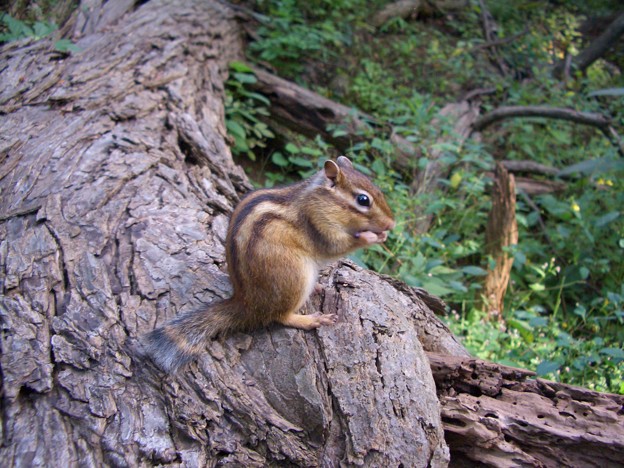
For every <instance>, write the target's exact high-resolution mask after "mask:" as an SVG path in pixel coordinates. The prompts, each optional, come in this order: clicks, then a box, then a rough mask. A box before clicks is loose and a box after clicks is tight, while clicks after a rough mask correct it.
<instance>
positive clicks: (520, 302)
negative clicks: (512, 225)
mask: <svg viewBox="0 0 624 468" xmlns="http://www.w3.org/2000/svg"><path fill="white" fill-rule="evenodd" d="M383 4H384V2H379V1H376V2H364V1H362V0H341V1H339V2H328V1H322V0H315V1H312V2H307V3H305V4H303V3H301V2H296V1H294V0H263V1H257V2H256V3H255V4H254V7H255V9H256V11H257V12H259V13H260V14H261V16H259V18H261V22H260V25H259V27H258V28H257V30H256V33H257V35H258V39H257V40H256V41H255V42H252V43H251V44H250V46H249V59H250V60H252V61H259V62H262V63H270V64H271V65H272V66H273V67H275V69H276V70H277V72H278V73H279V74H280V75H282V76H284V77H287V78H290V79H293V80H295V81H297V82H299V83H300V84H303V85H305V86H309V87H311V88H313V89H314V90H316V91H317V92H319V93H321V94H324V95H326V96H328V97H330V98H332V99H335V100H339V101H340V102H343V103H344V104H347V105H349V106H353V107H356V108H358V109H360V110H362V111H364V112H367V113H369V114H371V115H373V116H374V117H375V119H377V120H378V121H379V122H382V123H383V124H385V126H387V127H392V128H393V129H394V131H395V132H396V133H398V134H400V135H401V136H402V137H404V138H406V139H407V140H408V141H410V142H412V143H413V144H414V145H415V146H416V147H417V148H418V149H419V150H420V151H421V153H422V157H421V158H420V159H418V160H415V161H414V169H419V168H420V169H422V168H424V167H425V166H426V164H428V159H427V156H428V155H430V153H431V151H432V149H434V148H435V149H437V150H440V151H441V152H442V156H441V158H440V160H439V162H440V163H441V164H442V165H443V166H444V167H445V168H446V169H447V173H448V176H446V177H445V178H444V179H442V180H440V181H439V182H440V183H439V188H438V190H436V191H435V192H434V193H431V194H427V195H414V187H412V186H411V183H412V181H411V178H410V174H405V173H401V172H399V171H398V170H397V169H396V164H395V158H396V155H395V154H394V150H393V146H392V144H391V143H390V141H389V135H388V134H387V132H385V133H384V130H378V131H377V132H374V131H373V132H372V133H371V134H367V135H366V139H365V140H364V142H361V143H357V144H354V145H353V146H352V147H351V149H350V150H349V151H348V152H347V156H349V157H350V158H352V160H353V161H354V162H355V164H356V165H357V166H358V168H360V170H362V171H363V172H366V173H368V174H369V175H371V176H372V177H373V178H374V179H375V181H376V183H377V184H378V185H379V186H380V187H381V189H382V190H383V191H384V193H385V194H386V196H387V198H388V200H389V202H390V205H391V206H392V208H393V210H394V212H395V216H396V218H397V220H398V226H397V228H396V229H395V230H394V231H393V232H392V233H391V234H390V238H389V240H388V242H387V243H386V245H385V246H375V247H373V248H371V249H369V250H366V251H360V252H357V253H356V254H355V256H354V260H355V261H357V262H359V263H361V264H363V265H366V266H369V267H371V268H373V269H375V270H378V271H382V272H384V273H388V274H391V275H394V276H396V277H399V278H401V279H402V280H404V281H405V282H407V283H408V284H410V285H413V286H421V287H424V288H426V289H427V290H429V291H430V292H431V293H433V294H437V295H439V296H441V297H443V298H444V299H445V300H446V302H447V303H448V304H449V313H448V315H447V317H446V321H447V323H448V324H449V326H450V327H451V329H452V330H453V331H454V333H456V334H457V335H458V336H460V337H462V339H463V341H464V344H465V345H466V347H467V348H468V349H469V350H470V351H471V352H472V353H474V354H475V355H477V356H479V357H481V358H484V359H489V360H494V361H498V362H501V363H504V364H508V365H513V366H519V367H526V368H529V369H533V370H536V371H537V373H538V374H539V375H540V376H545V377H548V378H552V379H556V380H559V381H562V382H567V383H572V384H578V385H583V386H586V387H589V388H593V389H596V390H601V391H611V392H619V393H624V370H623V368H622V367H623V366H622V362H623V361H624V348H623V345H622V343H623V342H624V262H623V261H622V258H623V257H624V213H622V211H623V209H622V207H623V206H624V186H623V184H624V182H622V181H623V180H624V164H623V163H622V158H620V157H619V156H618V154H617V151H616V149H615V147H614V145H612V144H611V143H610V142H609V141H608V140H607V139H606V138H605V137H604V135H602V134H601V133H600V132H598V131H597V130H595V129H593V128H590V127H579V126H578V125H574V124H570V123H567V122H559V121H553V120H545V119H530V120H527V119H515V120H509V121H505V122H503V123H501V124H499V125H496V126H493V127H491V128H490V129H487V130H486V131H485V132H484V133H483V140H482V141H474V140H470V141H468V142H467V143H466V144H464V145H463V146H462V147H457V146H456V145H454V144H452V143H442V144H440V143H436V141H439V140H438V137H439V136H440V133H441V132H443V131H448V128H447V127H448V126H446V125H445V123H444V122H441V121H436V122H435V124H433V125H432V120H434V118H435V116H436V114H437V113H438V112H439V110H440V109H441V108H442V107H443V106H444V105H445V104H447V103H449V102H453V101H456V100H457V99H458V98H459V97H461V96H462V95H463V94H464V93H466V92H467V91H469V90H471V89H474V88H489V91H488V94H486V95H484V97H483V98H482V112H487V111H488V110H491V109H493V108H496V107H498V106H500V105H529V104H540V105H550V106H559V107H569V108H573V109H577V110H581V111H590V112H601V113H603V114H607V115H610V116H611V117H612V119H613V122H614V125H615V127H616V128H618V129H619V130H620V132H621V131H622V128H623V127H624V125H623V124H624V118H623V116H624V99H623V98H622V95H623V94H624V93H622V91H621V87H622V86H623V85H624V82H623V80H622V75H621V73H620V71H619V69H618V68H617V67H616V66H614V65H612V64H610V63H608V62H606V61H604V60H600V61H598V62H596V63H595V64H594V65H592V67H590V69H589V70H588V71H587V73H585V74H576V75H572V76H571V77H570V79H569V80H567V81H565V82H564V81H560V80H556V79H554V78H553V76H552V74H551V73H550V68H549V67H550V66H551V65H552V64H553V63H554V62H556V61H558V60H560V59H561V58H562V57H563V50H567V51H569V52H571V53H577V52H578V50H580V49H582V47H583V46H584V43H583V42H582V37H581V36H580V34H579V33H578V32H577V30H578V27H579V24H580V22H581V21H582V20H583V18H584V15H586V14H587V13H588V11H585V10H583V9H584V8H585V9H587V8H589V7H588V6H587V5H584V4H583V2H570V3H569V4H567V5H555V4H549V5H548V6H545V7H544V8H540V9H539V10H538V9H536V8H532V7H531V5H530V4H529V2H524V3H520V4H518V5H516V4H514V5H510V4H509V3H507V2H503V1H502V0H500V1H489V2H488V5H489V6H490V8H491V11H492V13H493V14H494V16H495V18H496V19H497V22H498V25H499V28H500V30H499V34H500V36H501V37H503V38H505V37H507V38H510V37H514V39H513V40H510V41H509V42H507V43H506V44H505V45H504V46H501V47H500V48H499V51H500V55H501V56H502V58H503V59H504V61H505V63H506V65H507V66H508V67H509V69H510V70H513V72H510V73H508V74H506V75H505V76H501V75H500V74H498V73H497V72H496V70H495V69H494V68H493V67H492V66H491V65H490V64H489V63H488V59H487V56H486V55H485V51H486V48H484V47H482V44H483V39H482V32H481V25H480V11H479V7H478V5H477V4H476V2H475V3H471V4H470V6H469V7H468V8H465V9H464V10H461V11H459V12H454V13H447V14H443V13H441V12H433V13H432V14H430V15H429V16H426V17H422V18H420V17H419V18H418V20H414V19H413V18H411V19H407V20H403V19H398V20H397V19H395V20H391V21H389V22H388V23H387V24H385V25H383V26H382V27H381V28H380V30H379V31H375V30H374V29H373V28H372V27H371V26H370V25H369V21H368V20H369V18H370V17H371V16H372V14H374V12H375V11H377V10H378V9H379V8H380V7H381V6H383ZM592 5H593V6H592V8H593V9H594V11H607V12H609V11H614V9H615V7H616V5H615V4H614V3H613V2H609V1H595V2H592ZM614 60H616V61H617V57H616V58H615V59H614ZM623 64H624V62H622V63H619V66H622V65H623ZM232 67H233V68H232V73H231V75H230V76H231V77H230V81H229V83H228V86H227V96H228V97H227V101H226V108H227V110H226V113H227V118H228V129H229V131H230V135H231V136H232V138H233V140H234V145H233V151H234V153H236V154H238V155H240V156H243V157H249V158H257V159H260V160H261V161H262V162H261V164H262V173H263V178H262V181H263V183H264V184H265V185H273V184H276V183H284V182H287V181H289V180H292V179H293V178H298V177H306V176H308V175H310V174H311V173H312V172H314V171H315V170H317V169H318V168H319V167H320V165H321V164H322V161H323V160H324V159H326V158H328V157H335V156H337V153H336V150H335V149H334V148H332V147H331V146H330V145H329V144H327V143H326V142H324V141H323V140H322V139H321V138H318V137H317V138H316V139H315V140H308V139H305V138H303V137H301V136H299V135H295V134H290V133H288V132H286V131H283V129H280V132H279V135H277V134H276V132H274V131H272V130H271V129H270V128H268V127H266V119H265V117H266V114H267V112H268V109H269V103H268V101H266V99H265V98H264V97H262V96H258V95H254V94H253V93H251V94H250V93H249V91H247V90H246V87H245V86H246V83H248V82H249V81H250V80H253V79H254V77H253V74H252V73H251V71H250V70H249V69H246V68H245V66H244V65H242V64H233V65H232ZM605 89H607V90H606V91H605ZM618 89H619V90H620V91H618ZM618 93H619V94H618ZM330 130H332V131H334V132H336V133H337V134H338V133H339V132H343V131H344V129H341V128H339V127H337V128H334V129H330ZM436 145H437V146H436ZM499 159H519V160H524V159H527V160H532V161H535V162H540V163H542V164H547V165H551V166H553V167H556V168H558V169H560V170H561V172H560V173H559V177H558V180H559V181H560V182H561V183H562V184H563V186H564V188H563V189H562V190H561V191H559V192H555V193H551V194H545V195H537V196H530V197H529V196H526V195H522V194H519V196H518V202H517V209H516V215H517V220H518V225H519V241H518V244H517V245H516V246H513V247H512V248H511V249H510V251H509V254H510V255H513V258H514V264H513V268H512V278H511V282H510V284H509V287H508V291H507V294H506V298H505V310H504V317H505V323H506V326H505V327H504V328H503V329H501V327H500V326H499V324H496V323H490V322H488V321H486V320H485V313H484V310H483V309H484V307H483V298H482V284H483V278H484V275H485V274H486V273H487V269H488V268H490V267H492V259H490V258H488V257H487V255H485V253H484V251H485V246H484V230H485V225H486V223H487V217H488V212H489V209H490V206H491V203H490V187H491V179H490V175H489V174H490V171H492V169H493V165H494V162H495V161H496V160H499ZM256 162H257V161H256ZM423 216H428V217H431V224H430V227H429V229H428V230H427V232H426V233H425V234H417V233H416V231H415V226H416V225H418V223H419V221H421V220H422V217H423Z"/></svg>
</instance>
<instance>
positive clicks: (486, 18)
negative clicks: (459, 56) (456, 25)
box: [479, 0, 509, 76]
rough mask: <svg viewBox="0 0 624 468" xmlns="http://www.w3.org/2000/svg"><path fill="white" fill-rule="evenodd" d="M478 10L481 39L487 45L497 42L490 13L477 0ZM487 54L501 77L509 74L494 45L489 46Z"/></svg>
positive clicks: (496, 28)
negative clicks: (483, 39) (479, 11)
mask: <svg viewBox="0 0 624 468" xmlns="http://www.w3.org/2000/svg"><path fill="white" fill-rule="evenodd" d="M479 9H480V10H481V27H482V28H483V37H484V38H485V42H486V43H487V44H494V43H496V42H497V41H498V40H499V37H498V25H497V24H496V21H495V20H494V17H493V16H492V13H490V11H489V10H488V8H487V6H486V5H485V1H484V0H479ZM489 49H490V51H489V52H488V55H489V58H490V62H491V63H492V64H493V65H494V66H495V67H496V68H498V71H499V72H500V74H501V75H502V76H505V75H507V74H508V73H509V66H508V65H507V64H506V63H505V60H504V59H503V57H502V56H501V55H500V53H499V51H498V49H497V46H496V45H490V46H489Z"/></svg>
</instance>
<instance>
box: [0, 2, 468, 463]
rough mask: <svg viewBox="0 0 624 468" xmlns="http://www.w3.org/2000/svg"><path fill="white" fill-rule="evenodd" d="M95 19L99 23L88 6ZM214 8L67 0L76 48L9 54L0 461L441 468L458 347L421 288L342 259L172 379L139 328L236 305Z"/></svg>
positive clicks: (219, 17) (1, 188)
mask: <svg viewBox="0 0 624 468" xmlns="http://www.w3.org/2000/svg"><path fill="white" fill-rule="evenodd" d="M88 13H91V15H88ZM232 18H233V15H232V14H231V13H230V12H229V11H228V10H227V9H226V8H225V7H224V6H223V5H222V4H220V3H219V2H206V1H200V0H196V1H192V0H188V1H185V2H167V1H164V0H163V1H153V2H147V3H143V4H141V5H140V6H136V8H135V5H134V4H133V3H131V2H106V3H103V4H98V5H91V10H89V9H85V8H79V10H78V11H77V13H76V15H75V17H74V19H73V21H74V22H73V25H74V27H75V28H76V30H78V31H79V34H78V33H76V35H75V36H74V37H76V38H78V37H79V39H77V45H78V46H79V47H80V48H81V52H79V53H75V54H73V55H71V56H65V55H62V54H60V53H58V52H55V51H54V50H53V48H52V47H53V46H52V43H53V41H52V40H44V41H40V42H32V41H22V42H19V43H12V44H9V45H6V46H4V47H3V48H2V49H1V50H0V55H1V58H0V60H2V63H3V64H5V66H4V69H3V71H2V82H3V83H4V84H5V86H3V89H2V91H0V106H1V112H2V113H3V116H2V120H1V123H0V127H1V128H0V135H1V137H0V138H1V148H0V149H1V153H0V154H1V155H2V156H1V159H0V161H2V164H1V166H0V242H1V243H0V257H1V264H0V267H1V271H2V277H1V281H2V284H1V287H2V294H3V295H2V297H1V298H0V323H1V325H2V329H1V330H2V334H1V341H0V343H1V350H2V353H1V356H0V364H1V366H2V375H1V378H2V421H3V424H2V428H1V437H2V442H3V443H2V446H1V447H0V461H1V464H2V465H3V466H49V464H50V461H51V460H53V461H54V464H55V465H56V466H76V465H86V466H102V465H114V466H148V465H153V464H163V465H176V466H177V465H182V466H205V465H209V466H215V465H217V464H218V463H234V464H238V465H243V466H266V465H270V464H284V465H289V464H291V465H297V466H319V465H322V466H334V465H338V464H340V463H342V464H346V465H356V464H357V465H360V464H364V465H367V466H382V465H385V464H388V465H394V466H396V465H399V464H403V465H404V466H427V465H432V466H444V465H445V464H446V463H447V462H448V448H447V446H446V444H445V441H444V438H443V428H442V424H441V420H440V407H439V403H438V400H437V397H436V393H435V386H434V382H433V378H432V375H431V371H430V368H429V363H428V360H427V358H426V355H425V354H424V351H423V346H422V345H421V343H420V342H419V340H418V338H419V337H420V338H421V339H422V340H423V342H424V343H426V344H427V346H428V348H430V349H431V350H435V351H439V352H444V353H453V354H463V355H465V354H466V353H465V351H464V350H463V348H462V347H461V346H460V345H459V344H458V343H457V341H455V339H454V338H453V336H452V335H451V334H450V332H449V331H448V329H447V328H446V327H445V326H444V325H443V324H442V323H441V322H440V321H439V320H437V319H436V318H435V316H434V315H433V314H432V312H431V311H430V310H429V309H428V308H427V306H426V305H425V304H424V303H423V302H422V300H420V299H419V297H418V296H417V295H415V293H414V292H413V291H412V290H405V291H403V292H402V291H400V290H399V289H397V288H396V287H395V286H394V284H395V283H394V281H393V280H390V279H387V278H386V279H384V278H380V277H379V276H377V275H375V274H373V273H370V272H366V271H362V270H361V269H359V268H357V267H355V266H353V265H351V264H348V263H347V264H341V265H340V266H339V267H338V268H334V269H332V270H329V271H327V272H326V275H325V276H324V277H323V281H322V283H323V285H324V291H323V292H322V293H321V294H320V295H317V296H315V297H314V298H313V300H312V301H311V303H310V304H308V306H307V309H308V311H311V310H313V309H314V310H321V311H323V312H326V313H337V314H338V315H339V323H338V324H336V326H334V327H327V328H324V329H322V330H320V331H318V332H303V331H298V330H293V329H286V328H283V327H279V326H274V327H271V328H269V329H268V330H258V331H255V332H253V333H249V334H243V333H237V334H234V335H233V336H231V337H229V338H227V339H225V340H222V341H215V342H212V343H210V344H208V345H207V352H206V353H205V355H203V356H201V357H200V358H199V359H198V362H196V363H193V364H192V365H190V366H189V367H188V368H187V369H186V370H185V371H183V372H181V373H180V374H179V375H175V376H172V375H163V374H162V373H161V372H160V371H159V370H158V369H156V368H155V367H154V366H152V365H151V363H150V361H149V360H147V359H146V358H144V357H143V356H142V354H141V337H142V336H143V335H144V334H145V333H147V332H149V331H150V330H152V329H153V328H154V327H156V326H158V325H160V324H162V323H163V322H164V321H165V320H167V319H169V318H171V317H172V316H174V315H176V314H177V313H179V312H182V311H185V310H188V309H190V308H197V307H202V305H203V304H206V303H209V302H211V301H213V300H216V299H218V298H222V297H226V296H227V295H228V294H229V292H230V285H229V282H228V280H227V276H226V275H225V273H224V248H223V242H224V238H225V231H226V227H227V219H228V215H229V213H230V212H231V210H232V207H233V205H234V204H235V203H236V202H237V201H238V199H239V195H240V194H241V193H243V192H245V191H247V190H248V189H249V183H248V182H247V180H246V178H245V176H244V174H243V172H242V171H241V170H240V168H238V167H237V166H235V165H234V164H233V163H232V160H231V157H230V152H229V149H228V147H227V146H226V144H225V128H224V123H223V115H224V111H223V103H222V102H223V81H224V78H225V73H226V71H227V64H228V62H229V61H230V60H232V59H234V58H240V56H241V42H240V40H239V36H238V27H237V25H236V23H235V22H234V21H233V19H232Z"/></svg>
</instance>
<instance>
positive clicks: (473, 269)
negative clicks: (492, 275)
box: [461, 265, 487, 276]
mask: <svg viewBox="0 0 624 468" xmlns="http://www.w3.org/2000/svg"><path fill="white" fill-rule="evenodd" d="M461 270H462V271H463V272H464V273H466V274H467V275H473V276H485V275H487V271H485V270H484V269H483V268H481V267H478V266H474V265H468V266H465V267H462V269H461Z"/></svg>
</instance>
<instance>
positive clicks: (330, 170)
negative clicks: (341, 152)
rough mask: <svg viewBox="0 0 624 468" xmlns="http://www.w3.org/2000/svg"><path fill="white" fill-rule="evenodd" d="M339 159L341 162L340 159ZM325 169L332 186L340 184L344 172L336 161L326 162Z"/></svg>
mask: <svg viewBox="0 0 624 468" xmlns="http://www.w3.org/2000/svg"><path fill="white" fill-rule="evenodd" d="M338 159H339V160H340V158H338ZM323 169H324V170H325V177H327V178H328V179H329V180H331V182H332V186H333V185H336V184H337V183H339V182H340V180H341V179H342V171H341V170H340V168H339V167H338V164H336V163H335V162H334V161H325V165H324V166H323Z"/></svg>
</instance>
